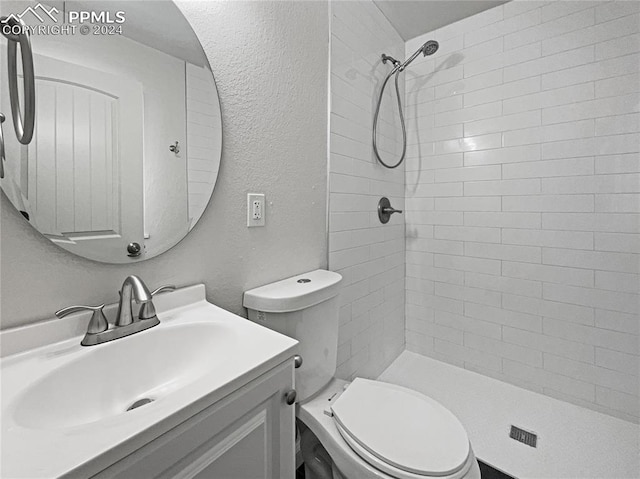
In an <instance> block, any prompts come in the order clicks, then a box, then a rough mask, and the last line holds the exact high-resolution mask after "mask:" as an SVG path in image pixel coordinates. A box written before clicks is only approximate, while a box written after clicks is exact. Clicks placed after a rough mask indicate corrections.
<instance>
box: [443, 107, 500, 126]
mask: <svg viewBox="0 0 640 479" xmlns="http://www.w3.org/2000/svg"><path fill="white" fill-rule="evenodd" d="M501 114H502V101H495V102H492V103H485V104H482V105H477V106H474V107H470V108H463V109H462V110H455V111H447V112H443V113H438V114H436V115H435V117H434V123H435V126H445V125H452V124H454V123H466V122H469V121H476V120H482V119H486V118H494V117H496V116H500V115H501Z"/></svg>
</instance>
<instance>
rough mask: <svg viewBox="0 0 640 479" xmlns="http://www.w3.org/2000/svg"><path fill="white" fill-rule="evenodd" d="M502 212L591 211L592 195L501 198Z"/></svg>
mask: <svg viewBox="0 0 640 479" xmlns="http://www.w3.org/2000/svg"><path fill="white" fill-rule="evenodd" d="M502 210H503V211H541V212H548V211H562V212H589V211H593V196H592V195H537V196H508V197H504V198H502Z"/></svg>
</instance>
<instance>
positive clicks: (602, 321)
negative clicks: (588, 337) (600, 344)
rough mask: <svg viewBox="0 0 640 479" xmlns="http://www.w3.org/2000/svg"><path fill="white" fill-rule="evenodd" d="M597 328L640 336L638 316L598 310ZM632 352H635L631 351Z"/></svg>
mask: <svg viewBox="0 0 640 479" xmlns="http://www.w3.org/2000/svg"><path fill="white" fill-rule="evenodd" d="M596 327H597V328H600V329H604V330H610V331H617V332H620V333H625V334H627V335H632V336H638V335H639V334H640V321H638V315H636V314H628V313H621V312H619V311H608V310H603V309H596ZM636 339H637V338H636ZM605 347H606V346H605ZM609 349H611V348H609ZM636 351H637V347H636ZM627 352H629V350H627ZM631 352H634V351H633V350H631Z"/></svg>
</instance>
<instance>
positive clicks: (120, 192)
mask: <svg viewBox="0 0 640 479" xmlns="http://www.w3.org/2000/svg"><path fill="white" fill-rule="evenodd" d="M34 62H35V64H36V65H37V69H36V101H37V105H38V108H37V117H36V125H37V126H36V131H35V135H34V141H32V142H31V144H30V145H28V146H27V147H24V146H19V145H18V144H17V142H14V141H9V142H8V143H9V144H8V146H9V147H10V149H11V150H13V151H11V152H10V155H9V158H19V159H20V161H19V162H18V164H17V165H16V164H13V162H12V168H13V171H12V174H11V175H10V178H12V179H13V181H15V182H16V183H17V184H18V185H19V186H20V191H21V192H22V196H23V198H22V202H23V204H24V206H25V210H24V211H25V212H26V214H27V215H28V217H29V221H30V222H31V223H32V224H34V225H35V226H36V227H37V228H38V229H39V230H40V231H41V232H42V233H44V234H45V235H47V236H48V237H49V238H50V239H51V240H53V241H54V242H58V243H61V244H63V245H64V247H65V248H66V249H68V250H70V251H72V252H76V253H77V254H81V255H82V254H83V253H85V252H86V251H94V250H96V249H99V250H102V251H104V252H105V254H114V255H123V254H125V252H126V246H127V244H128V243H130V242H132V241H137V242H142V238H143V232H142V222H141V218H142V196H143V188H142V156H143V133H142V118H143V95H142V86H141V85H140V84H139V83H138V82H135V81H133V80H131V79H128V78H125V77H121V76H116V75H112V74H107V73H105V72H103V71H98V70H94V69H90V68H86V67H83V66H80V65H76V64H72V63H68V62H64V61H61V60H59V59H56V58H50V57H47V56H43V55H35V57H34ZM3 63H4V62H3ZM6 102H8V98H6V95H5V94H4V93H3V94H2V101H1V103H0V104H1V105H2V108H3V109H6V106H5V105H7V103H6Z"/></svg>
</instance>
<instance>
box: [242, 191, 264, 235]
mask: <svg viewBox="0 0 640 479" xmlns="http://www.w3.org/2000/svg"><path fill="white" fill-rule="evenodd" d="M265 214H266V210H265V200H264V194H263V193H248V194H247V227H249V228H252V227H254V226H264V220H265Z"/></svg>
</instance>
